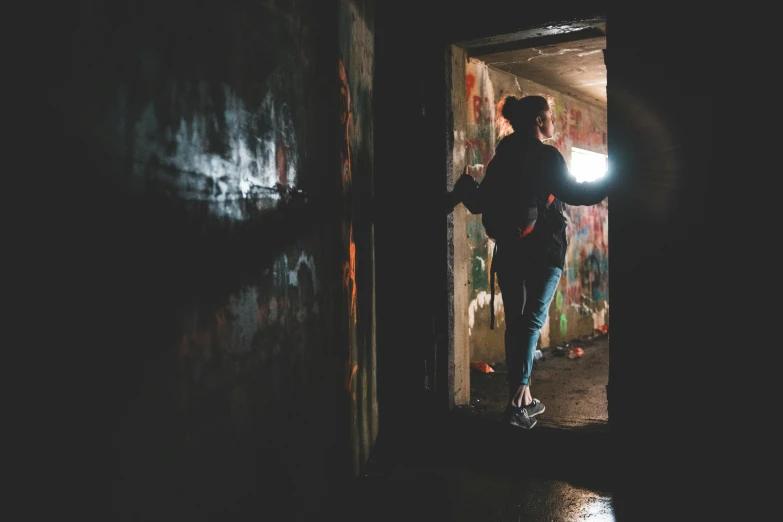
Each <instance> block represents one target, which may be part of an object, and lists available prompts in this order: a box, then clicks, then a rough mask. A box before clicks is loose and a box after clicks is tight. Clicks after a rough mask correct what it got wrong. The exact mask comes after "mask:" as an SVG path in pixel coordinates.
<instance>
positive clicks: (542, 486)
mask: <svg viewBox="0 0 783 522" xmlns="http://www.w3.org/2000/svg"><path fill="white" fill-rule="evenodd" d="M570 347H581V348H583V351H584V353H583V355H582V357H579V358H575V359H569V358H568V357H567V356H556V355H553V352H552V351H550V352H548V354H547V355H546V356H545V358H544V359H542V360H539V361H536V363H535V366H534V371H533V382H532V390H533V392H534V393H533V395H534V396H535V397H536V398H538V399H539V400H541V401H542V402H544V404H545V405H546V408H547V409H546V411H545V412H544V413H543V414H541V415H540V416H538V417H537V418H538V419H539V423H538V425H537V426H536V427H535V428H534V429H533V430H530V431H526V430H520V429H518V428H513V427H510V426H505V425H502V424H501V423H500V416H501V413H502V411H503V408H504V407H505V404H506V400H507V397H506V394H507V381H506V370H505V368H504V367H503V365H502V364H497V365H493V366H494V367H495V370H496V371H495V372H493V373H487V374H484V373H480V372H477V371H472V372H471V402H470V405H467V406H464V407H460V408H456V409H455V410H454V411H452V412H451V413H450V414H448V415H447V416H444V417H443V418H438V419H428V420H427V422H426V423H424V424H422V426H421V429H420V431H419V432H418V433H412V434H411V435H410V438H411V439H410V443H406V442H404V440H405V437H404V436H403V437H401V438H399V439H397V440H395V441H393V442H388V441H379V448H380V450H379V453H378V455H379V456H378V457H377V458H376V459H375V460H374V464H373V465H372V466H370V468H369V471H368V473H366V474H365V475H364V476H363V477H362V478H361V479H360V480H359V486H358V487H359V492H360V493H359V495H358V497H359V498H361V499H362V501H361V502H362V504H361V505H360V506H356V507H357V510H356V511H354V513H355V514H356V518H355V520H383V521H386V520H390V521H391V520H442V521H455V522H462V521H466V522H467V521H492V522H495V521H497V522H501V521H504V522H505V521H509V522H511V521H514V522H518V521H530V522H544V521H546V522H552V521H554V522H572V521H573V522H575V521H592V522H610V521H611V522H615V521H619V520H634V519H635V518H634V517H630V518H622V517H621V513H622V512H623V510H622V509H621V504H622V503H621V502H620V501H619V500H618V498H617V497H618V495H617V488H616V484H617V482H616V477H615V476H614V473H613V469H614V468H613V465H612V462H614V460H613V458H612V457H611V456H610V453H611V451H612V450H611V448H612V443H611V434H610V430H609V425H608V413H607V402H606V384H607V381H608V368H609V342H608V337H606V336H602V337H599V338H597V339H593V340H585V341H581V342H575V343H571V346H570ZM570 347H568V348H570ZM354 498H356V497H354ZM352 520H353V519H352Z"/></svg>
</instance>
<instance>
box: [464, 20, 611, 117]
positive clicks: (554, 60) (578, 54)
mask: <svg viewBox="0 0 783 522" xmlns="http://www.w3.org/2000/svg"><path fill="white" fill-rule="evenodd" d="M542 43H543V42H542ZM603 49H606V33H605V32H604V34H603V36H593V37H590V38H584V39H580V40H571V41H563V42H555V43H543V45H537V46H534V47H527V48H524V49H516V50H502V51H499V52H490V53H485V54H476V53H471V57H472V58H476V59H478V60H481V61H482V62H484V63H486V64H487V65H489V66H490V67H494V68H496V69H500V70H502V71H506V72H509V73H511V74H513V75H515V76H518V77H519V78H523V79H526V80H530V81H532V82H535V83H538V84H540V85H543V86H545V87H549V88H551V89H554V90H556V91H558V92H561V93H563V94H567V95H569V96H571V97H573V98H576V99H577V100H580V101H583V102H585V103H589V104H591V105H597V106H599V107H601V108H603V109H604V110H606V65H605V64H604V54H603V52H602V51H603Z"/></svg>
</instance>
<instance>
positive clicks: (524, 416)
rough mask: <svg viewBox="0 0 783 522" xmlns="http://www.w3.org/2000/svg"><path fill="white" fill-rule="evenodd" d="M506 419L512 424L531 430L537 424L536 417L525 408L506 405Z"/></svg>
mask: <svg viewBox="0 0 783 522" xmlns="http://www.w3.org/2000/svg"><path fill="white" fill-rule="evenodd" d="M504 421H505V422H506V423H508V424H511V425H512V426H516V427H518V428H523V429H526V430H529V429H530V428H532V427H533V426H535V425H536V422H537V421H536V419H534V418H532V417H531V416H530V415H529V414H528V413H527V410H526V409H525V408H514V407H512V406H508V407H506V411H505V413H504Z"/></svg>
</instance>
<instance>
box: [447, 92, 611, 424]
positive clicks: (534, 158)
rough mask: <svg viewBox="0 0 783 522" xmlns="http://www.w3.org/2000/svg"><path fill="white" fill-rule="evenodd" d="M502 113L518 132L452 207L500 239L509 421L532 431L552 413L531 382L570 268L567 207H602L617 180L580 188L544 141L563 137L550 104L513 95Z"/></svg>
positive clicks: (459, 188)
mask: <svg viewBox="0 0 783 522" xmlns="http://www.w3.org/2000/svg"><path fill="white" fill-rule="evenodd" d="M498 111H499V112H500V113H501V115H502V117H503V119H504V120H505V122H504V123H507V124H508V125H510V127H511V129H513V130H512V132H511V133H510V134H508V135H507V136H505V137H503V138H502V139H501V141H500V143H499V144H498V146H497V148H496V150H495V155H494V157H493V158H492V160H491V161H490V162H489V164H488V165H487V169H486V174H485V176H484V179H483V180H482V182H481V184H478V183H476V182H475V181H474V180H473V178H472V177H470V176H469V175H468V174H467V173H465V174H463V175H462V176H461V177H460V178H459V179H458V180H457V183H456V184H455V186H454V190H453V191H451V192H449V193H448V195H447V203H446V207H447V209H448V211H451V210H453V208H454V207H455V206H456V205H457V204H458V203H460V202H462V203H463V204H465V206H466V207H467V208H468V210H469V211H470V212H472V213H473V214H482V222H483V224H484V227H485V229H486V232H487V235H488V236H490V237H491V238H493V239H494V240H495V252H494V254H493V256H492V264H491V268H490V271H491V272H493V273H497V277H498V286H499V287H500V292H501V295H502V297H503V306H504V309H505V316H506V331H505V336H504V344H505V352H506V365H507V367H508V385H509V389H508V403H507V406H506V409H505V411H504V414H503V421H504V422H505V423H507V424H511V425H513V426H517V427H520V428H524V429H530V428H532V427H533V426H535V425H536V419H535V417H536V416H537V415H539V414H541V413H543V412H544V411H545V409H546V408H545V406H544V404H543V403H542V402H541V401H539V400H538V399H536V398H534V397H533V395H532V392H531V388H530V382H531V374H532V370H533V356H534V353H535V350H536V347H537V345H538V340H539V337H540V335H541V328H542V327H543V326H544V323H545V322H546V319H547V315H548V312H549V306H550V304H551V302H552V299H553V298H554V296H555V292H556V290H557V287H558V284H559V282H560V278H561V276H562V274H563V267H564V266H565V256H566V250H567V249H568V239H567V236H566V226H567V220H566V216H565V215H564V213H563V203H567V204H569V205H594V204H597V203H600V202H601V201H602V200H603V199H604V198H606V197H607V195H608V193H609V187H610V176H608V175H607V176H604V177H603V178H600V179H599V180H596V181H593V182H582V183H579V182H577V181H576V179H575V178H574V177H573V176H572V175H571V174H570V172H569V170H568V166H567V164H566V162H565V159H564V158H563V155H562V154H561V153H560V151H559V150H557V148H555V147H554V146H552V145H548V144H545V143H544V141H546V140H549V139H551V138H552V137H553V136H554V132H555V120H554V115H553V114H552V109H551V107H550V105H549V102H548V101H547V99H546V98H544V97H542V96H525V97H522V98H517V97H516V96H513V95H510V96H506V97H504V98H503V100H501V102H500V103H499V104H498ZM493 275H494V274H493ZM492 286H493V287H494V283H493V285H492ZM492 293H493V294H494V288H492Z"/></svg>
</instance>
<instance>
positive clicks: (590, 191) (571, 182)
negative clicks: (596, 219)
mask: <svg viewBox="0 0 783 522" xmlns="http://www.w3.org/2000/svg"><path fill="white" fill-rule="evenodd" d="M542 156H543V161H544V162H545V163H546V164H547V165H546V166H544V168H547V169H551V173H550V175H548V176H545V177H544V179H546V180H547V185H548V186H547V190H548V191H549V192H550V193H551V194H554V196H555V197H556V198H557V199H559V200H560V201H562V202H564V203H568V204H569V205H595V204H597V203H600V202H601V201H603V200H604V199H605V198H606V197H607V196H608V195H609V190H610V187H611V182H610V179H609V177H608V176H605V177H603V178H601V179H598V180H595V181H584V182H578V181H576V179H575V178H574V177H573V176H572V175H571V173H570V172H569V170H568V165H567V164H566V162H565V159H564V158H563V155H562V154H560V151H559V150H557V149H556V148H554V147H552V146H549V147H547V150H546V153H545V154H543V155H542Z"/></svg>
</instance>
